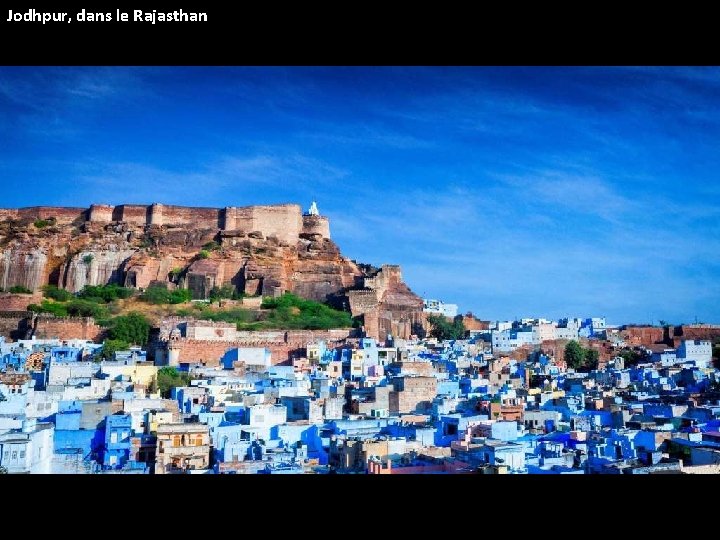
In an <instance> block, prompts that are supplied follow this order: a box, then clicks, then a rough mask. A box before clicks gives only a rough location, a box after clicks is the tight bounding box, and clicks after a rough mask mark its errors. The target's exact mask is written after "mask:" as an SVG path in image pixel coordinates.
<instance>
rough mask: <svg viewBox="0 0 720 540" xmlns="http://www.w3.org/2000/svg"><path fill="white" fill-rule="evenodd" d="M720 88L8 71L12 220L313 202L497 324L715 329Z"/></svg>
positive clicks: (377, 72)
mask: <svg viewBox="0 0 720 540" xmlns="http://www.w3.org/2000/svg"><path fill="white" fill-rule="evenodd" d="M719 90H720V72H718V70H717V69H713V68H572V69H571V68H124V67H123V68H2V69H0V138H2V140H3V141H4V143H5V144H3V145H2V148H0V176H1V177H2V178H3V185H4V186H5V198H4V201H3V202H2V204H0V206H3V207H22V206H35V205H59V206H86V205H89V204H92V203H110V204H116V203H123V202H128V203H129V202H137V203H151V202H161V203H166V204H177V205H187V206H195V205H198V206H219V207H222V206H245V205H254V204H275V203H283V202H293V203H300V204H302V205H303V207H307V206H308V205H309V204H310V202H311V201H312V200H316V201H317V202H318V205H319V207H320V211H321V212H322V213H323V214H324V215H327V216H329V217H330V219H331V224H332V225H331V226H332V234H333V238H334V240H335V241H336V242H337V243H338V245H339V246H340V248H341V250H342V252H343V253H344V254H345V255H346V256H348V257H350V258H353V259H356V260H358V261H362V262H370V263H373V264H376V265H380V264H383V263H391V264H399V265H401V266H402V269H403V274H404V278H405V281H406V282H407V283H408V285H409V286H410V287H411V288H412V289H413V290H414V291H415V292H416V293H418V294H421V295H423V296H424V297H426V298H439V299H442V300H444V301H445V302H449V303H456V304H459V306H460V309H461V311H463V312H464V311H472V312H473V313H475V314H476V315H477V316H479V317H481V318H487V319H493V320H495V319H511V318H514V317H515V316H518V317H530V316H538V317H548V318H553V319H557V318H560V317H565V316H587V317H590V316H605V317H607V319H608V322H610V323H614V324H622V323H631V322H636V323H655V324H657V322H658V321H659V320H661V319H662V320H665V321H668V322H670V323H673V324H680V323H682V322H685V323H690V322H693V321H695V320H696V318H697V319H698V320H701V321H703V322H708V323H710V322H718V320H720V308H718V307H717V306H718V305H719V303H718V300H720V291H719V290H718V288H717V287H713V286H712V283H713V280H714V279H716V278H717V277H718V275H719V274H720V263H719V262H718V259H717V257H713V255H714V254H715V253H717V250H718V248H720V242H719V241H718V232H719V231H718V229H720V227H719V226H718V223H720V222H719V221H718V212H719V211H718V208H717V207H716V205H714V204H713V203H712V201H713V200H714V199H713V197H717V195H718V192H719V188H718V185H717V181H716V179H715V177H714V173H715V171H717V170H718V164H719V163H718V159H719V158H717V157H715V154H714V152H713V149H714V148H713V143H714V142H715V141H716V140H717V136H718V135H719V134H720V133H719V130H720V114H718V109H717V105H716V99H714V98H716V96H717V93H718V91H719Z"/></svg>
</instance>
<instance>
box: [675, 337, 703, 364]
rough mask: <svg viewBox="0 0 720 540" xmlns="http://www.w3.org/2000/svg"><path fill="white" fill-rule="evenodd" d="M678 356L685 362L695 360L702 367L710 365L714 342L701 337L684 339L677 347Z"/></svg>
mask: <svg viewBox="0 0 720 540" xmlns="http://www.w3.org/2000/svg"><path fill="white" fill-rule="evenodd" d="M677 358H678V360H679V361H684V362H687V361H690V360H694V361H695V365H696V366H697V367H700V368H704V367H708V366H709V365H710V363H711V362H712V343H710V341H706V340H700V339H686V340H683V341H682V342H681V343H680V346H679V347H678V349H677Z"/></svg>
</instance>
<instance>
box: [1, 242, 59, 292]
mask: <svg viewBox="0 0 720 540" xmlns="http://www.w3.org/2000/svg"><path fill="white" fill-rule="evenodd" d="M47 264H48V255H47V250H46V249H42V248H39V247H37V248H33V247H30V246H24V245H22V244H21V245H17V246H14V247H13V248H11V249H8V250H5V251H3V252H2V254H1V255H0V288H2V289H3V290H8V289H9V288H10V287H14V286H22V287H27V288H28V289H30V290H31V291H34V290H36V289H38V288H40V287H42V286H43V285H45V284H46V283H47V270H46V269H47Z"/></svg>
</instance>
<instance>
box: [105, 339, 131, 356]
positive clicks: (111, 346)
mask: <svg viewBox="0 0 720 540" xmlns="http://www.w3.org/2000/svg"><path fill="white" fill-rule="evenodd" d="M128 347H130V345H129V344H128V342H127V341H123V340H121V339H106V340H105V342H104V343H103V348H102V352H101V353H100V357H101V358H102V359H103V360H112V359H113V358H114V357H115V352H117V351H126V350H127V349H128Z"/></svg>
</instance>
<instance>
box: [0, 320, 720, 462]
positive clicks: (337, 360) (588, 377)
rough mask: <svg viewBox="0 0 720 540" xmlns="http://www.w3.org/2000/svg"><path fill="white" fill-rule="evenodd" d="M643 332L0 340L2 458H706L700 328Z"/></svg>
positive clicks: (719, 419)
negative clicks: (290, 347) (196, 345)
mask: <svg viewBox="0 0 720 540" xmlns="http://www.w3.org/2000/svg"><path fill="white" fill-rule="evenodd" d="M718 331H719V332H718V335H719V336H720V328H718ZM661 333H662V332H661ZM646 334H647V335H651V336H652V337H651V338H649V339H650V340H651V341H654V338H656V337H657V336H658V334H657V333H647V332H645V333H641V334H638V333H637V332H636V333H632V332H630V331H624V330H623V329H622V328H620V329H617V328H609V327H607V325H606V324H605V321H604V320H603V319H582V320H581V319H572V320H567V319H566V320H563V321H557V322H553V321H547V320H542V319H539V320H538V319H534V320H530V319H525V320H522V321H509V322H506V323H503V322H497V323H493V324H488V325H486V327H485V328H480V329H475V330H473V331H472V332H471V335H470V337H469V338H468V339H464V340H453V341H438V340H436V339H414V340H397V339H392V337H388V340H387V341H386V342H384V343H378V342H376V341H375V340H373V339H368V338H361V339H357V340H356V341H355V342H353V343H349V344H345V345H343V346H341V347H336V348H328V346H327V344H326V343H325V342H324V341H321V340H318V341H314V342H311V343H308V344H307V346H306V348H305V350H304V351H303V352H304V354H303V355H298V356H297V357H296V358H294V359H293V360H292V361H289V362H283V363H281V364H277V365H276V364H274V363H273V360H274V359H273V357H272V354H271V352H270V351H269V350H267V349H265V348H262V347H257V348H235V349H231V350H228V351H227V352H226V353H225V355H224V357H223V358H222V359H220V360H221V361H220V363H219V365H218V366H217V367H208V366H206V365H202V364H198V363H193V362H188V363H183V364H180V365H178V366H177V368H175V367H173V368H168V367H167V366H158V365H155V364H154V363H153V362H151V361H149V360H148V358H147V355H146V352H145V351H143V350H141V349H139V348H134V349H131V350H128V351H121V352H117V353H115V355H114V359H112V360H103V359H101V356H100V353H101V352H102V347H103V345H101V344H95V343H93V342H90V341H84V340H62V339H54V340H38V339H31V340H20V341H17V342H14V343H7V342H5V341H4V340H2V338H0V368H1V373H0V472H7V473H65V474H69V473H74V474H77V473H105V474H142V473H151V474H170V473H186V474H211V473H220V474H258V473H259V474H300V473H315V474H324V473H331V474H332V473H362V474H365V473H369V474H423V473H433V474H438V473H447V474H459V473H484V474H526V473H530V474H588V473H601V474H618V473H625V474H647V473H655V472H663V473H668V472H678V473H679V472H683V473H693V472H720V402H719V401H718V397H720V384H718V383H720V372H718V370H716V369H715V368H714V366H713V362H712V354H713V348H712V340H711V339H689V338H688V339H682V338H676V339H675V341H672V345H671V344H670V342H667V341H666V342H665V343H652V342H647V343H642V341H643V339H642V337H641V338H637V336H638V335H641V336H645V335H646ZM636 338H637V339H636ZM572 340H576V341H578V342H579V343H581V344H582V345H583V346H584V347H586V348H593V347H594V348H596V349H598V350H600V351H601V353H602V354H601V355H600V362H599V364H598V365H597V367H596V368H595V369H588V370H586V371H583V372H580V371H576V370H573V369H571V368H568V366H567V364H566V362H565V361H564V359H563V358H562V356H563V354H562V351H563V347H564V346H565V345H566V344H567V343H569V342H570V341H572ZM629 353H632V354H629ZM180 375H184V376H182V377H181V376H180ZM163 377H166V378H167V377H169V378H170V379H171V380H173V381H176V383H175V384H174V386H172V387H171V388H167V389H166V388H163V385H162V384H161V379H162V378H163ZM177 381H182V382H180V383H177ZM178 384H180V385H178ZM163 394H164V395H163Z"/></svg>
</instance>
